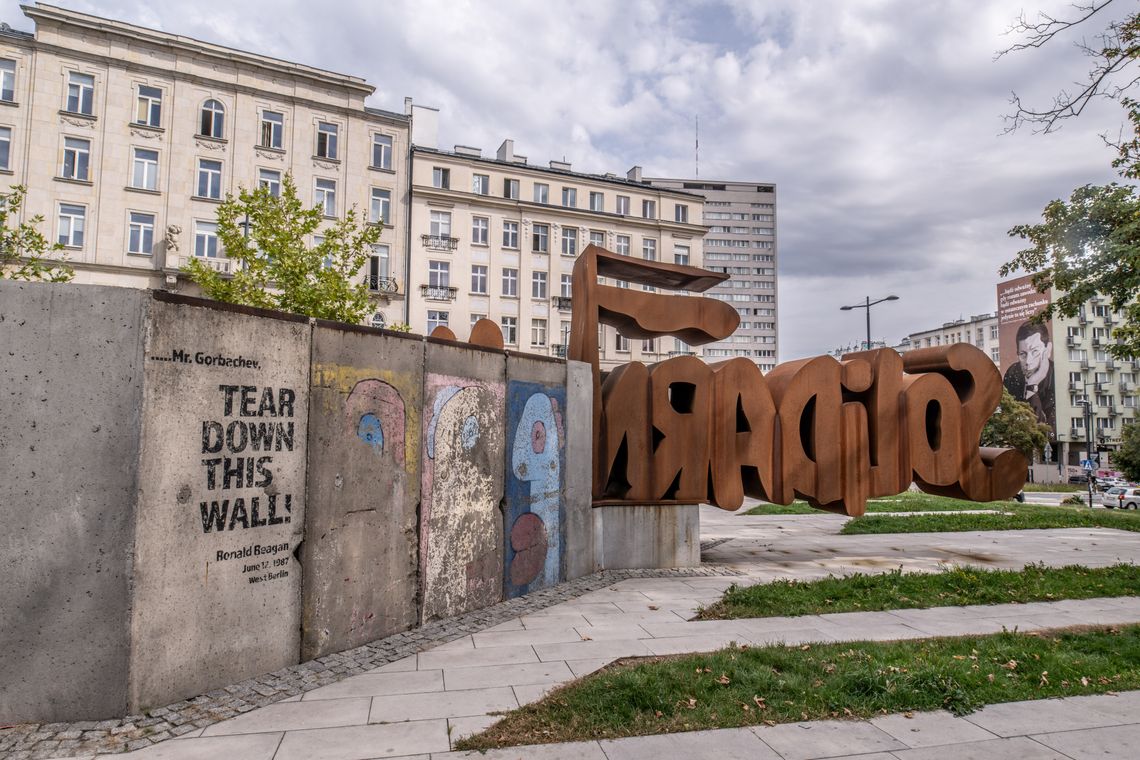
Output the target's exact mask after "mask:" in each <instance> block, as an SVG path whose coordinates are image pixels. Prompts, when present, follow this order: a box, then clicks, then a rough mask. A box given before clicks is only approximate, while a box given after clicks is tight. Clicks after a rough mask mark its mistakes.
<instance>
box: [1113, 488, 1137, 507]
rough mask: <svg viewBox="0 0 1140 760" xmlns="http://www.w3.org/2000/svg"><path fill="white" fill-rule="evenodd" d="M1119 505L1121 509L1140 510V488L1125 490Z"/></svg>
mask: <svg viewBox="0 0 1140 760" xmlns="http://www.w3.org/2000/svg"><path fill="white" fill-rule="evenodd" d="M1118 503H1119V504H1120V508H1121V509H1140V488H1125V489H1124V493H1122V494H1120V497H1119V501H1118Z"/></svg>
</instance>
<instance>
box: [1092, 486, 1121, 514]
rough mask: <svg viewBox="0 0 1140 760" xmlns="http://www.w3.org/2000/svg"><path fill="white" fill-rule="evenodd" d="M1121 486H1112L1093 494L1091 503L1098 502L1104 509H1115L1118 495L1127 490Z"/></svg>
mask: <svg viewBox="0 0 1140 760" xmlns="http://www.w3.org/2000/svg"><path fill="white" fill-rule="evenodd" d="M1127 490H1128V489H1127V488H1124V487H1123V486H1113V487H1112V488H1106V489H1105V490H1103V491H1101V492H1100V493H1098V494H1094V495H1093V503H1094V504H1097V503H1099V504H1100V505H1101V506H1102V507H1105V508H1106V509H1116V508H1117V507H1118V506H1119V505H1120V495H1121V494H1123V493H1124V492H1125V491H1127Z"/></svg>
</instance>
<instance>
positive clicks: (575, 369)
mask: <svg viewBox="0 0 1140 760" xmlns="http://www.w3.org/2000/svg"><path fill="white" fill-rule="evenodd" d="M593 409H594V376H593V370H592V369H591V368H590V365H589V364H586V363H585V362H573V361H571V362H566V466H565V470H564V471H563V472H564V475H563V484H562V504H563V506H564V512H563V515H564V522H563V526H564V528H563V537H564V540H565V547H566V548H565V550H564V552H563V567H564V569H565V573H566V580H572V579H574V578H581V577H582V576H583V575H589V574H590V573H592V572H595V571H596V570H598V569H599V568H598V567H597V566H596V565H595V559H594V514H593V509H592V508H591V505H590V502H591V500H592V496H591V493H590V483H591V478H592V477H593V473H592V472H591V465H592V463H593V447H594V431H593V417H594V415H593Z"/></svg>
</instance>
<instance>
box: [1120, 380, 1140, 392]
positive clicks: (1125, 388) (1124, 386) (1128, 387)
mask: <svg viewBox="0 0 1140 760" xmlns="http://www.w3.org/2000/svg"><path fill="white" fill-rule="evenodd" d="M1135 390H1136V384H1135V383H1127V382H1122V383H1120V392H1121V393H1132V392H1134V391H1135Z"/></svg>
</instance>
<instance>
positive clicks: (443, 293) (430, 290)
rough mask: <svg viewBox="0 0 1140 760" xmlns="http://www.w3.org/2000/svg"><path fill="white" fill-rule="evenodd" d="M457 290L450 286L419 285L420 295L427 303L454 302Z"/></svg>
mask: <svg viewBox="0 0 1140 760" xmlns="http://www.w3.org/2000/svg"><path fill="white" fill-rule="evenodd" d="M458 290H459V288H453V287H451V286H450V285H420V294H421V295H422V296H423V297H424V298H425V299H427V300H428V301H454V300H455V293H456V292H457V291H458Z"/></svg>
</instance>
